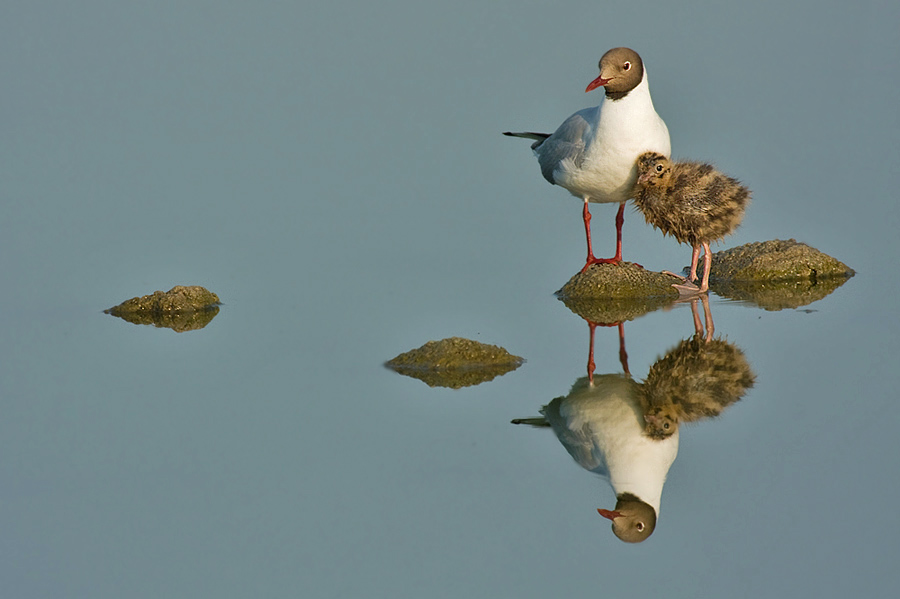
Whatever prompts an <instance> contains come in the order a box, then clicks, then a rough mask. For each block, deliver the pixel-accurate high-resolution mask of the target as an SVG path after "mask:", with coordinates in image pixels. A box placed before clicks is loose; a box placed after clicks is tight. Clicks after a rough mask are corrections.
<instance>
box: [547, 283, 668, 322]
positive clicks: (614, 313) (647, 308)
mask: <svg viewBox="0 0 900 599" xmlns="http://www.w3.org/2000/svg"><path fill="white" fill-rule="evenodd" d="M666 278H668V279H669V285H671V284H672V281H673V279H672V277H666ZM676 297H677V294H676ZM559 299H560V300H562V303H564V304H565V305H566V307H567V308H568V309H569V310H571V311H572V312H574V313H575V314H577V315H578V316H580V317H582V318H584V319H585V320H587V321H588V322H593V323H597V324H613V323H618V322H626V321H628V320H634V319H635V318H638V317H639V316H643V315H644V314H648V313H650V312H654V311H656V310H659V309H660V308H663V307H665V306H668V305H670V304H671V303H672V302H673V301H674V300H675V298H674V297H672V296H671V295H667V296H666V295H655V296H651V297H642V298H628V299H624V298H622V299H598V298H593V299H591V298H581V297H576V298H572V297H565V296H562V297H560V298H559Z"/></svg>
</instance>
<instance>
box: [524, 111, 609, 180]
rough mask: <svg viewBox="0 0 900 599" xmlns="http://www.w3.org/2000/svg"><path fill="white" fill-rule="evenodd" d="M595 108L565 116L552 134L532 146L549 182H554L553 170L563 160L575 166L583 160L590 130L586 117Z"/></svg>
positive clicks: (592, 113)
mask: <svg viewBox="0 0 900 599" xmlns="http://www.w3.org/2000/svg"><path fill="white" fill-rule="evenodd" d="M596 110H597V109H596V108H585V109H584V110H579V111H578V112H576V113H575V114H573V115H572V116H570V117H569V118H567V119H566V120H565V121H564V122H563V124H562V125H560V126H559V128H558V129H557V130H556V131H555V132H554V133H553V135H551V136H550V137H548V138H547V139H545V140H544V141H543V142H540V141H538V142H536V143H535V145H533V146H532V149H534V151H535V153H536V154H537V157H538V163H539V164H540V165H541V174H542V175H544V178H545V179H546V180H547V181H549V182H550V183H553V184H554V185H555V184H556V181H554V179H553V171H555V170H556V169H557V168H558V167H559V163H560V162H562V161H563V160H567V159H568V160H571V161H572V162H573V163H574V164H575V166H578V167H580V166H581V163H582V161H583V160H584V147H585V141H584V140H585V138H586V137H587V136H588V135H589V134H590V131H591V123H590V121H589V120H588V117H592V116H593V115H594V113H595V111H596Z"/></svg>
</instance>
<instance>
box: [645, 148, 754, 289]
mask: <svg viewBox="0 0 900 599" xmlns="http://www.w3.org/2000/svg"><path fill="white" fill-rule="evenodd" d="M637 168H638V179H637V183H636V184H635V194H634V203H635V205H636V206H637V208H638V210H640V211H641V212H642V213H643V215H644V218H645V219H646V221H647V222H648V223H649V224H651V225H653V226H654V227H656V228H657V229H659V230H660V231H662V232H663V234H665V235H671V236H672V237H674V238H675V239H676V240H678V242H679V243H687V244H689V245H690V246H691V247H692V248H693V252H692V254H691V273H690V281H696V280H697V262H698V260H699V256H700V248H701V247H702V248H703V251H704V254H703V277H702V281H701V284H700V288H699V290H698V289H696V288H695V287H693V286H690V287H688V286H684V285H676V287H678V288H679V289H680V290H685V291H691V292H698V291H699V292H700V293H703V292H705V291H707V290H708V289H709V271H710V268H711V266H712V252H711V251H710V249H709V244H710V242H712V241H718V240H720V239H722V238H723V237H725V236H726V235H728V234H730V233H732V232H734V230H735V229H736V228H737V227H738V225H739V224H740V222H741V219H743V218H744V210H745V209H746V208H747V204H749V202H750V190H749V189H748V188H747V187H746V186H744V185H741V183H740V182H739V181H738V180H737V179H733V178H731V177H729V176H727V175H724V174H723V173H721V172H719V171H717V170H716V169H715V168H714V167H713V166H712V165H710V164H705V163H701V162H673V161H672V160H670V159H668V158H666V157H665V156H663V155H662V154H659V153H657V152H646V153H644V154H641V155H640V156H639V157H638V160H637Z"/></svg>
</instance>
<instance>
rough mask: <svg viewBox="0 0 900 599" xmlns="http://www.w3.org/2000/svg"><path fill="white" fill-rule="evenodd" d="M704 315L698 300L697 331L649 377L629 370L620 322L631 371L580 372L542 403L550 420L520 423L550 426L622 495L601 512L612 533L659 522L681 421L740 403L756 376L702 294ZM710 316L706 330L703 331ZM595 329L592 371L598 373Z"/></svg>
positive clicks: (625, 535) (630, 533)
mask: <svg viewBox="0 0 900 599" xmlns="http://www.w3.org/2000/svg"><path fill="white" fill-rule="evenodd" d="M699 301H700V302H702V303H703V306H704V312H705V315H704V316H705V318H704V319H703V320H701V318H700V315H699V313H698V310H697V304H698V300H697V299H696V298H695V299H694V300H693V301H692V302H691V311H692V314H693V318H694V327H695V332H696V334H695V335H694V336H693V337H691V338H690V339H687V340H684V341H682V342H680V343H679V344H678V345H676V346H675V347H674V348H672V349H671V350H670V351H669V352H668V353H667V354H666V355H665V356H663V357H662V358H660V359H659V360H657V361H656V363H655V364H653V366H651V367H650V372H649V374H648V376H647V380H646V381H645V382H643V383H639V382H636V381H634V380H633V379H632V378H631V377H630V375H628V374H627V369H628V363H627V355H626V353H625V345H624V344H625V339H624V331H623V329H622V327H621V326H620V327H619V343H620V346H619V357H620V360H621V362H622V366H623V368H624V369H625V370H626V374H624V375H622V374H604V375H598V376H595V377H593V378H591V376H588V377H584V378H580V379H578V380H577V381H575V384H574V385H572V389H571V390H570V391H569V394H568V395H566V396H565V397H558V398H556V399H554V400H553V401H551V402H550V403H549V404H548V405H546V406H544V408H542V409H541V414H543V416H544V417H543V418H524V419H517V420H513V424H529V425H532V426H549V427H552V428H553V432H554V433H556V436H557V437H558V438H559V440H560V442H561V443H562V444H563V446H564V447H565V448H566V451H568V452H569V454H570V455H571V456H572V457H573V458H574V459H575V461H576V462H578V464H579V465H580V466H581V467H582V468H584V469H586V470H589V471H591V472H594V473H596V474H599V475H601V476H603V477H604V478H606V479H607V480H608V481H609V483H610V485H611V486H612V488H613V491H614V492H615V494H616V508H615V509H614V510H604V509H601V510H598V511H599V512H600V515H602V516H603V517H605V518H608V519H610V520H612V522H613V525H612V529H613V532H614V533H615V535H616V536H617V537H619V538H620V539H622V540H623V541H627V542H631V543H637V542H640V541H643V540H644V539H646V538H647V537H649V536H650V535H651V534H652V533H653V530H654V528H655V527H656V519H657V516H658V514H659V506H660V500H661V498H662V489H663V484H664V483H665V481H666V475H667V474H668V472H669V467H670V466H671V465H672V462H673V461H674V460H675V456H676V455H677V453H678V434H679V424H680V423H681V422H693V421H698V420H701V419H704V418H710V417H714V416H718V415H719V414H720V413H721V412H722V411H723V410H724V409H725V408H727V407H728V406H729V405H731V404H732V403H734V402H736V401H738V400H739V399H740V398H741V397H742V396H743V395H744V393H745V392H746V391H747V389H749V388H750V387H751V386H752V385H753V382H754V375H753V372H752V371H751V370H750V365H749V364H748V363H747V360H746V358H744V354H743V352H742V351H741V350H740V349H739V348H737V347H736V346H734V345H733V344H730V343H728V342H726V341H723V340H721V339H713V338H712V331H713V322H712V314H711V312H710V311H709V302H708V299H707V298H706V296H701V297H700V300H699ZM704 320H705V324H706V328H707V333H706V334H705V335H704V333H703V325H704ZM588 325H589V327H590V331H591V344H590V354H591V356H590V358H589V359H588V374H589V375H592V374H593V368H594V361H593V349H594V344H593V337H594V332H595V329H596V326H597V325H596V324H594V323H591V322H590V321H589V322H588Z"/></svg>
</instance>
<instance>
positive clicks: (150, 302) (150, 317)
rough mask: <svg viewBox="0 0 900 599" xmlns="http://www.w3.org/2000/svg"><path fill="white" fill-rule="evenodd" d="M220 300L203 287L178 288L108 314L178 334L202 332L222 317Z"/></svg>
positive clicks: (139, 299) (133, 301)
mask: <svg viewBox="0 0 900 599" xmlns="http://www.w3.org/2000/svg"><path fill="white" fill-rule="evenodd" d="M218 304H219V296H217V295H216V294H215V293H212V292H211V291H207V290H206V289H204V288H203V287H199V286H190V287H185V286H182V285H176V286H175V287H173V288H172V289H170V290H169V291H167V292H165V293H163V292H162V291H155V292H154V293H153V294H151V295H145V296H142V297H134V298H131V299H130V300H126V301H124V302H122V303H121V304H119V305H118V306H115V307H114V308H110V309H109V310H105V312H106V313H107V314H112V315H113V316H117V317H119V318H121V319H123V320H127V321H128V322H131V323H133V324H149V325H153V326H156V327H160V328H168V329H172V330H173V331H176V332H178V333H181V332H184V331H192V330H196V329H202V328H203V327H205V326H206V325H207V324H209V322H210V321H211V320H212V319H213V318H215V316H216V314H218V313H219V306H218Z"/></svg>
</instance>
